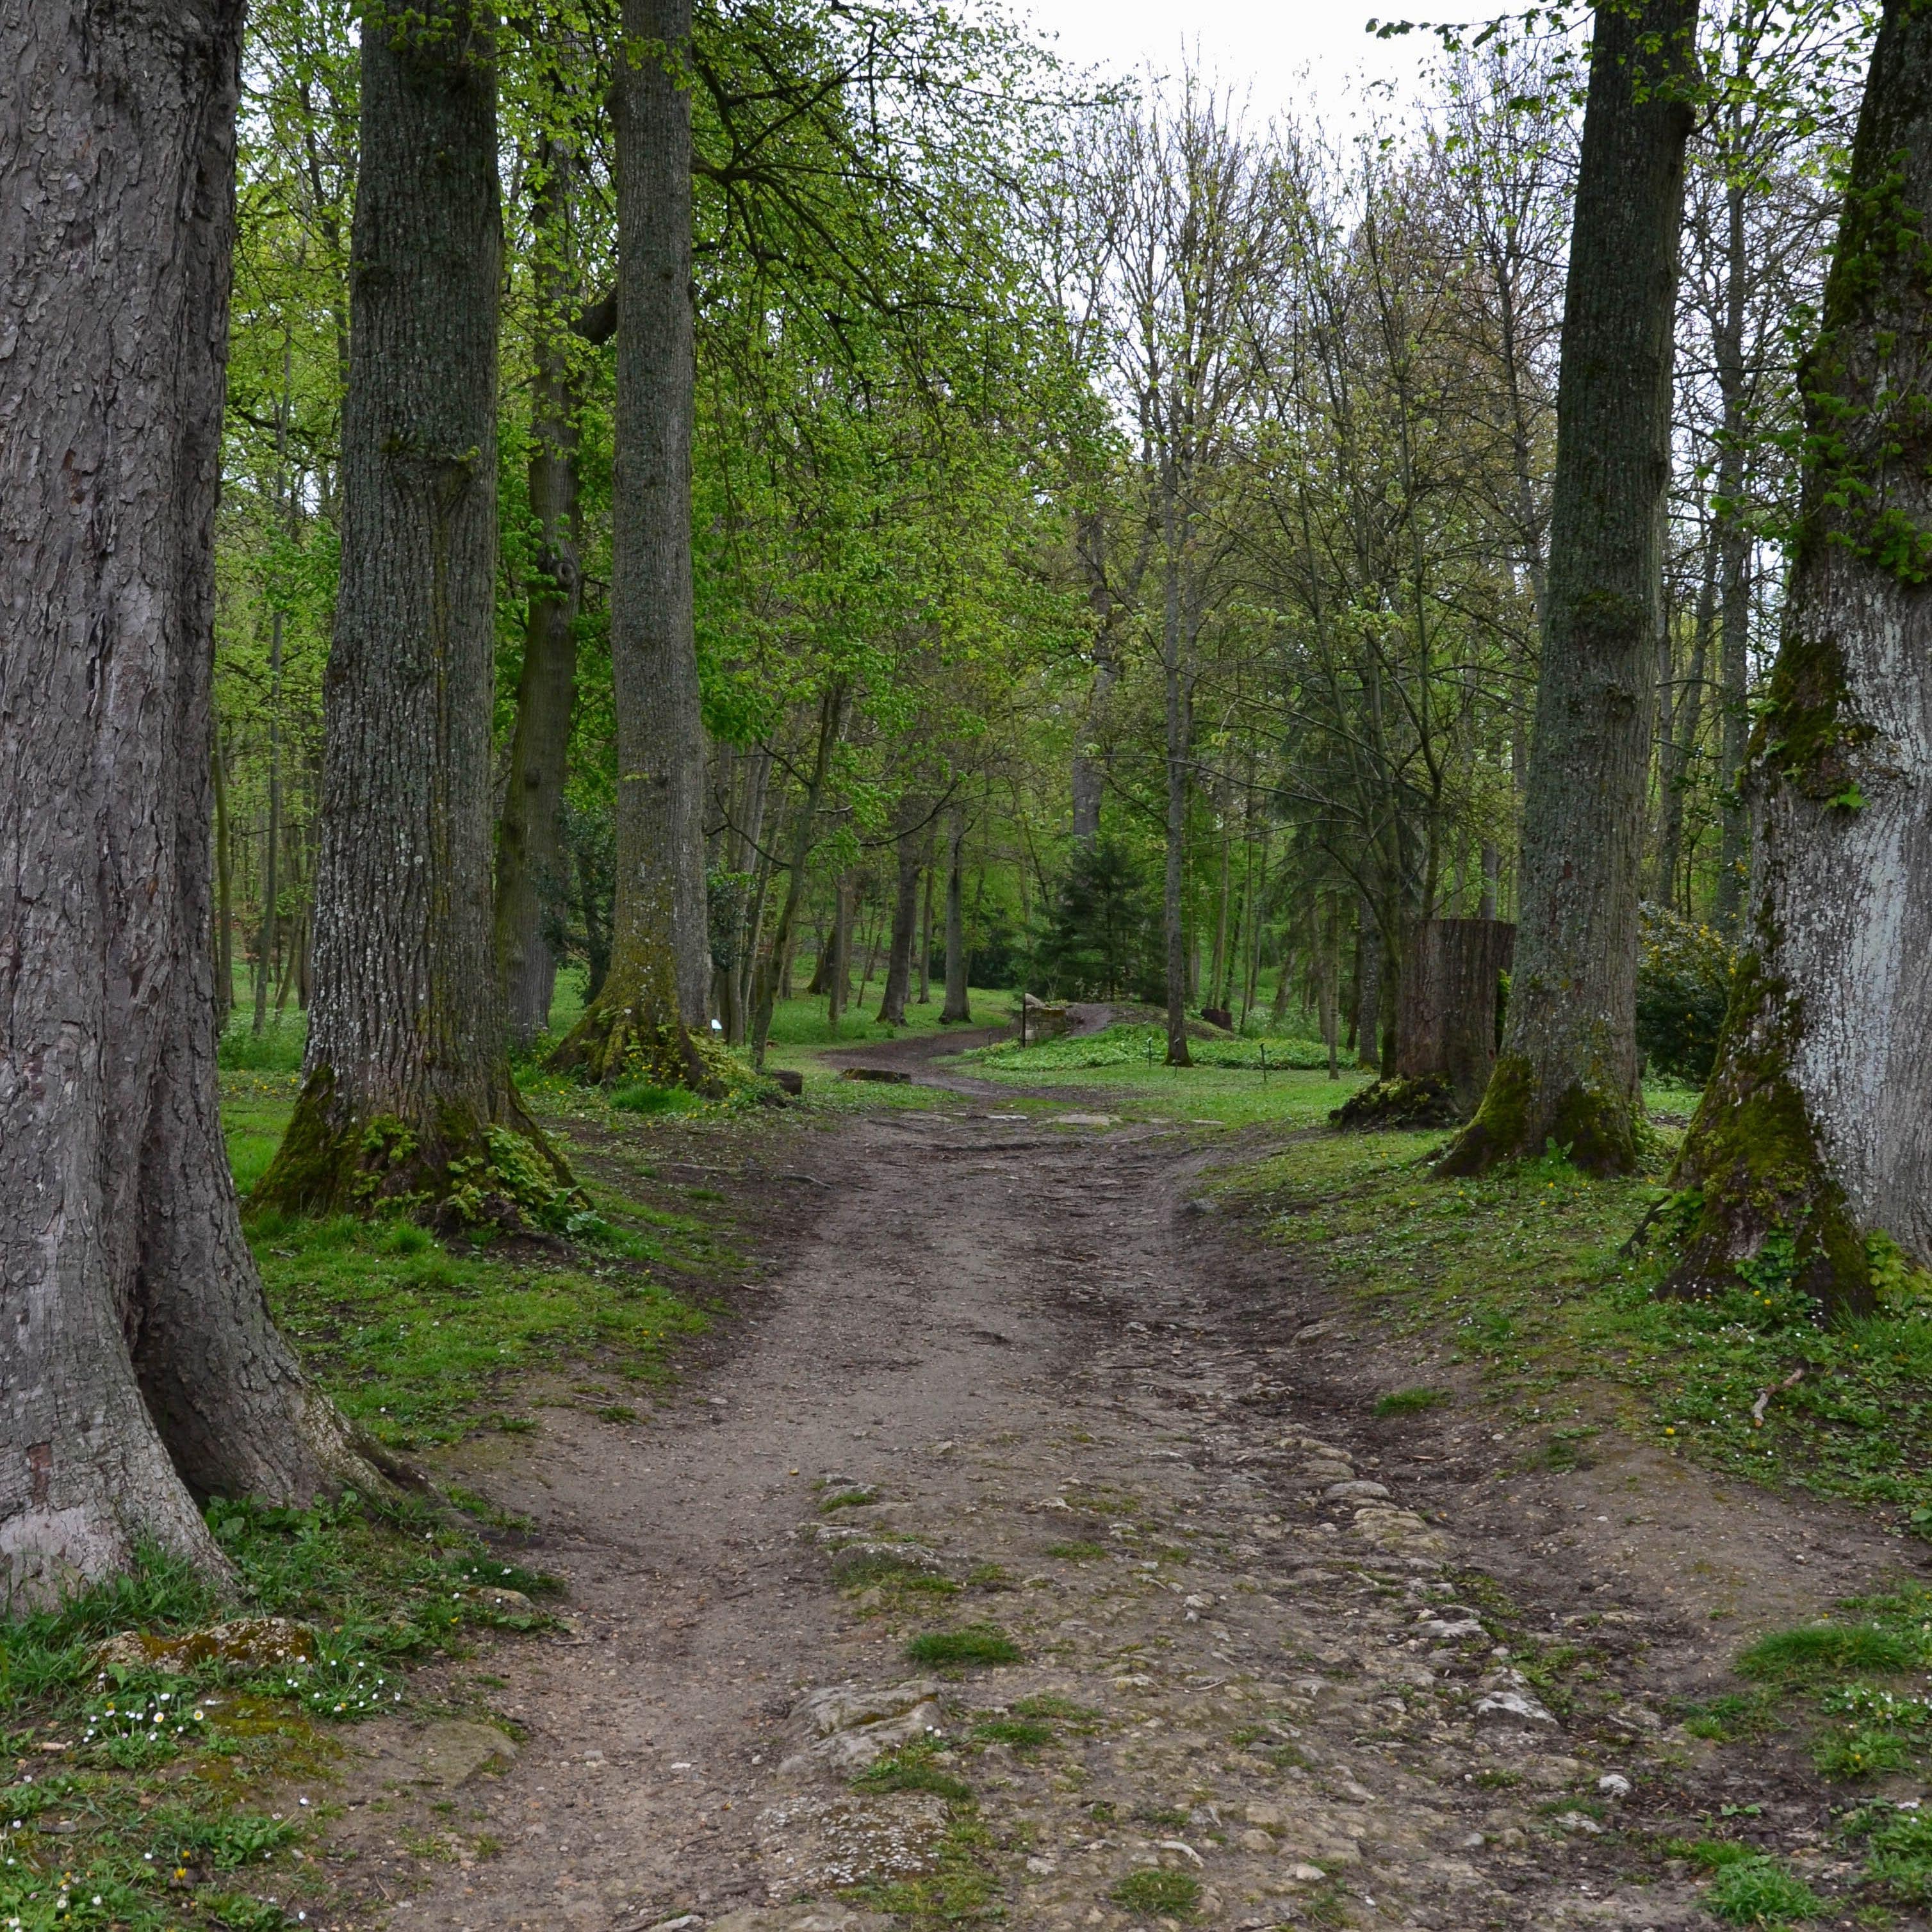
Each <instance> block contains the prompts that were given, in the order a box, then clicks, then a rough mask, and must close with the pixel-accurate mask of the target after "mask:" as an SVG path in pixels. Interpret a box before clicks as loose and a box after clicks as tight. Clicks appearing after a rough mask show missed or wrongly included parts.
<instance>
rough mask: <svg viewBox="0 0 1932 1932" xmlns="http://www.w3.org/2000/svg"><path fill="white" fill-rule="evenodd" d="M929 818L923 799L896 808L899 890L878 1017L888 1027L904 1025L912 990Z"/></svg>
mask: <svg viewBox="0 0 1932 1932" xmlns="http://www.w3.org/2000/svg"><path fill="white" fill-rule="evenodd" d="M928 816H929V811H928V808H927V805H926V800H925V799H922V798H918V797H914V796H910V795H909V796H907V798H906V799H904V800H903V801H902V802H901V805H900V807H899V834H898V862H899V876H898V893H897V895H896V896H895V898H894V899H893V901H892V950H891V952H890V953H889V956H888V957H887V959H886V990H885V994H884V996H883V998H881V999H880V1002H879V1018H880V1019H881V1020H882V1021H883V1022H884V1023H885V1024H886V1025H887V1026H904V1025H905V1023H906V999H907V995H909V994H910V992H911V991H912V949H913V941H915V940H916V938H918V936H919V871H920V868H921V863H922V860H923V859H924V858H925V856H926V853H925V847H926V819H927V817H928Z"/></svg>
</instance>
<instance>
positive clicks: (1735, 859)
mask: <svg viewBox="0 0 1932 1932" xmlns="http://www.w3.org/2000/svg"><path fill="white" fill-rule="evenodd" d="M1734 111H1735V110H1734ZM1725 202H1726V206H1725V215H1726V219H1727V223H1728V224H1729V233H1728V235H1727V241H1726V247H1725V260H1724V320H1723V323H1722V326H1721V327H1720V328H1719V329H1718V330H1717V332H1716V337H1717V339H1716V341H1715V344H1714V345H1713V346H1714V347H1715V351H1716V355H1715V361H1716V362H1717V365H1718V391H1719V392H1720V394H1721V396H1722V397H1723V399H1724V427H1723V429H1722V431H1721V435H1720V437H1719V439H1718V477H1717V487H1716V489H1715V491H1714V493H1713V495H1714V498H1715V501H1714V502H1713V505H1712V514H1714V516H1715V518H1716V520H1717V526H1718V577H1719V588H1718V601H1719V609H1720V612H1721V615H1720V616H1719V619H1718V690H1719V694H1720V699H1721V703H1722V705H1723V706H1724V711H1723V726H1724V736H1723V740H1722V745H1721V758H1722V760H1723V766H1724V769H1723V777H1724V790H1723V791H1722V792H1721V793H1720V794H1719V797H1720V811H1721V818H1720V825H1721V831H1720V834H1719V838H1718V894H1717V908H1716V910H1717V916H1718V924H1719V925H1720V926H1722V927H1723V928H1724V930H1725V931H1726V932H1727V933H1728V932H1735V931H1736V927H1737V923H1738V917H1739V913H1740V912H1741V911H1742V909H1743V906H1744V902H1745V888H1746V885H1747V883H1748V880H1747V878H1746V873H1747V871H1748V867H1749V864H1750V858H1751V851H1750V847H1751V827H1750V824H1749V822H1748V818H1747V817H1746V813H1745V802H1744V800H1743V799H1742V796H1739V792H1738V790H1737V783H1738V777H1739V773H1740V772H1742V770H1743V769H1744V763H1745V753H1746V748H1747V746H1748V744H1749V742H1750V738H1751V527H1750V526H1749V524H1748V523H1746V521H1745V515H1744V503H1743V497H1744V492H1745V454H1746V450H1747V446H1748V439H1749V437H1750V434H1751V431H1750V425H1749V424H1748V422H1747V421H1746V419H1745V285H1746V282H1747V281H1748V277H1749V275H1750V272H1751V270H1750V264H1749V262H1748V259H1747V257H1746V254H1745V190H1744V184H1742V182H1741V181H1733V182H1732V183H1731V184H1730V189H1729V190H1728V192H1727V195H1726V197H1725Z"/></svg>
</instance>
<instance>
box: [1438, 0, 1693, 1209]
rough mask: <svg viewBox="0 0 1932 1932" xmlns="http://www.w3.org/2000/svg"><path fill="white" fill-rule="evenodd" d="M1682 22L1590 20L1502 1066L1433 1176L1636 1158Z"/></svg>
mask: <svg viewBox="0 0 1932 1932" xmlns="http://www.w3.org/2000/svg"><path fill="white" fill-rule="evenodd" d="M1696 26H1697V0H1602V4H1601V5H1598V8H1597V12H1596V31H1595V40H1594V43H1593V45H1592V55H1591V68H1590V89H1589V101H1588V104H1587V105H1586V109H1585V112H1584V120H1583V151H1582V154H1581V157H1580V161H1579V165H1578V170H1577V198H1576V211H1575V214H1574V219H1573V222H1572V225H1571V247H1570V269H1569V284H1568V291H1567V293H1566V296H1565V306H1564V319H1563V343H1562V359H1561V364H1560V368H1559V375H1558V380H1557V437H1556V484H1555V491H1554V495H1553V501H1552V505H1551V514H1550V560H1549V567H1548V579H1547V607H1546V609H1545V611H1544V631H1543V661H1542V666H1541V673H1540V675H1539V677H1538V686H1537V707H1536V736H1535V742H1534V744H1533V745H1532V748H1531V752H1530V763H1529V787H1528V793H1527V796H1526V800H1525V805H1524V826H1523V883H1522V892H1521V915H1520V923H1519V929H1518V932H1517V963H1516V967H1515V970H1514V973H1513V974H1512V976H1511V985H1510V1001H1509V1013H1508V1021H1507V1025H1506V1032H1505V1039H1504V1041H1503V1047H1502V1052H1501V1054H1500V1055H1499V1057H1498V1058H1497V1061H1496V1070H1495V1072H1494V1073H1493V1075H1492V1076H1490V1085H1489V1088H1488V1091H1487V1093H1486V1094H1484V1098H1483V1104H1482V1106H1481V1108H1480V1109H1478V1112H1477V1115H1476V1117H1475V1119H1474V1120H1473V1121H1472V1122H1471V1123H1470V1124H1469V1127H1467V1128H1466V1129H1465V1130H1464V1131H1463V1133H1462V1135H1461V1136H1460V1137H1459V1139H1457V1142H1456V1143H1455V1145H1454V1146H1453V1147H1452V1148H1451V1150H1450V1151H1449V1153H1448V1155H1447V1157H1445V1160H1444V1161H1443V1163H1442V1171H1443V1172H1445V1173H1449V1174H1471V1173H1475V1172H1480V1171H1481V1170H1482V1169H1484V1168H1485V1167H1487V1166H1490V1164H1491V1163H1493V1162H1495V1161H1497V1160H1508V1159H1510V1158H1512V1157H1516V1156H1518V1155H1523V1154H1536V1153H1539V1152H1541V1150H1542V1148H1543V1147H1544V1145H1545V1143H1546V1142H1547V1141H1550V1140H1551V1139H1554V1140H1555V1141H1556V1142H1557V1143H1558V1145H1560V1146H1563V1147H1566V1148H1568V1149H1570V1151H1571V1157H1572V1158H1573V1159H1574V1160H1576V1161H1577V1163H1579V1165H1580V1166H1583V1167H1585V1168H1587V1169H1590V1170H1592V1171H1593V1172H1624V1171H1625V1170H1627V1169H1628V1168H1629V1167H1630V1166H1631V1165H1632V1164H1633V1163H1634V1161H1635V1160H1636V1157H1637V1119H1638V1114H1639V1110H1640V1106H1641V1100H1640V1096H1639V1093H1638V1088H1637V1070H1638V1061H1637V1031H1636V1028H1637V1013H1636V1007H1637V939H1638V932H1637V901H1638V893H1639V886H1640V877H1641V867H1642V863H1643V838H1644V829H1645V825H1646V816H1647V814H1646V801H1645V787H1646V780H1647V775H1648V772H1649V762H1650V733H1651V719H1652V710H1653V700H1654V695H1655V676H1656V664H1657V653H1658V637H1659V634H1660V632H1661V628H1662V625H1663V621H1664V620H1663V607H1662V598H1663V555H1662V548H1661V544H1662V537H1663V532H1664V496H1665V491H1666V490H1667V487H1668V484H1669V482H1670V404H1671V377H1672V361H1673V347H1674V335H1673V330H1674V326H1675V322H1676V279H1677V242H1678V235H1679V229H1680V228H1681V226H1682V221H1683V213H1684V147H1685V140H1686V139H1687V138H1688V135H1689V133H1690V130H1691V101H1690V98H1689V87H1688V80H1689V76H1690V74H1691V62H1692V59H1693V53H1694V49H1693V46H1692V37H1693V35H1694V32H1695V30H1696Z"/></svg>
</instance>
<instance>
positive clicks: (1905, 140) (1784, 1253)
mask: <svg viewBox="0 0 1932 1932" xmlns="http://www.w3.org/2000/svg"><path fill="white" fill-rule="evenodd" d="M1928 229H1932V8H1927V7H1925V6H1924V5H1920V4H1918V0H1888V5H1887V6H1886V7H1885V14H1884V18H1883V20H1882V24H1881V26H1880V27H1879V34H1878V38H1877V40H1876V44H1875V45H1874V46H1873V52H1872V57H1871V65H1870V72H1869V74H1868V75H1867V80H1866V86H1865V94H1864V105H1863V108H1862V110H1861V113H1860V115H1859V117H1858V132H1857V135H1856V138H1855V141H1854V143H1853V145H1852V160H1851V168H1850V173H1849V178H1848V180H1847V181H1846V188H1845V200H1844V208H1843V215H1842V217H1841V225H1840V228H1839V233H1838V246H1837V249H1836V251H1835V254H1834V257H1833V260H1832V267H1831V271H1830V273H1829V278H1828V279H1827V281H1826V289H1825V300H1824V306H1823V317H1822V324H1821V328H1820V333H1819V335H1818V338H1817V341H1816V343H1815V344H1814V346H1813V347H1812V348H1811V352H1810V353H1809V355H1808V356H1807V358H1806V359H1805V363H1804V365H1803V366H1802V370H1801V383H1802V389H1803V393H1804V397H1805V442H1804V449H1805V475H1804V484H1803V495H1802V504H1801V509H1800V514H1799V523H1798V527H1797V531H1796V541H1795V542H1794V544H1793V567H1792V576H1791V582H1790V590H1789V594H1788V600H1787V610H1786V617H1785V625H1784V635H1783V638H1782V640H1781V643H1780V646H1779V648H1778V657H1777V659H1776V661H1775V664H1774V665H1773V667H1772V675H1771V680H1770V685H1769V689H1768V691H1767V692H1766V702H1765V706H1764V710H1763V715H1762V716H1761V718H1760V720H1759V721H1758V723H1757V725H1756V726H1755V727H1754V730H1753V733H1752V737H1751V745H1750V753H1749V757H1748V762H1747V765H1746V776H1745V787H1746V793H1747V797H1748V802H1749V805H1750V808H1751V825H1752V865H1751V906H1750V908H1749V912H1750V923H1749V928H1748V944H1747V946H1746V948H1745V953H1744V956H1743V958H1742V960H1741V961H1740V962H1739V968H1738V972H1737V976H1736V980H1735V981H1734V983H1733V992H1732V996H1731V1004H1730V1013H1729V1015H1728V1016H1727V1019H1726V1022H1725V1028H1724V1038H1723V1041H1722V1043H1721V1046H1720V1047H1719V1049H1718V1063H1717V1066H1716V1068H1715V1070H1714V1072H1713V1073H1712V1077H1711V1081H1710V1083H1709V1086H1708V1087H1707V1088H1706V1090H1705V1094H1704V1099H1703V1103H1702V1104H1701V1105H1700V1107H1699V1109H1698V1111H1697V1117H1696V1118H1695V1119H1694V1121H1693V1122H1692V1124H1691V1131H1690V1133H1689V1135H1688V1137H1687V1139H1686V1140H1685V1145H1684V1148H1683V1151H1682V1154H1681V1155H1680V1157H1679V1162H1678V1168H1677V1174H1676V1184H1677V1185H1678V1187H1679V1189H1680V1190H1683V1193H1684V1199H1685V1207H1686V1210H1687V1212H1688V1215H1689V1225H1688V1229H1687V1230H1686V1234H1685V1242H1684V1246H1683V1248H1682V1253H1681V1255H1680V1256H1679V1261H1678V1264H1677V1266H1676V1269H1675V1271H1674V1272H1673V1275H1672V1277H1671V1280H1670V1286H1671V1287H1672V1288H1673V1289H1674V1290H1675V1291H1676V1292H1679V1293H1685V1294H1690V1293H1700V1292H1712V1291H1715V1290H1716V1289H1719V1288H1721V1287H1722V1286H1724V1285H1726V1284H1727V1283H1729V1282H1730V1281H1733V1280H1735V1279H1736V1275H1735V1272H1734V1271H1735V1269H1736V1265H1738V1264H1739V1262H1746V1261H1750V1260H1752V1259H1763V1260H1765V1261H1766V1262H1767V1263H1771V1262H1777V1263H1778V1264H1779V1265H1783V1266H1784V1267H1787V1268H1789V1270H1790V1275H1791V1278H1792V1280H1793V1281H1794V1283H1796V1286H1798V1287H1799V1288H1800V1289H1802V1290H1803V1291H1804V1292H1806V1293H1808V1294H1809V1295H1811V1296H1812V1297H1813V1298H1814V1299H1815V1300H1817V1301H1819V1302H1820V1303H1821V1304H1823V1305H1825V1306H1826V1307H1843V1308H1850V1309H1853V1310H1858V1309H1861V1308H1864V1307H1868V1306H1869V1305H1870V1300H1871V1295H1872V1265H1871V1259H1870V1250H1871V1246H1872V1243H1873V1240H1874V1238H1877V1237H1879V1236H1880V1235H1883V1236H1885V1237H1888V1238H1890V1239H1891V1240H1892V1241H1895V1242H1896V1243H1897V1244H1899V1246H1900V1247H1903V1249H1904V1250H1906V1253H1908V1254H1909V1255H1910V1256H1912V1257H1913V1258H1914V1259H1915V1260H1917V1261H1918V1262H1921V1264H1923V1263H1924V1262H1927V1261H1928V1260H1932V1166H1929V1165H1928V1156H1927V1145H1926V1140H1925V1125H1924V1123H1925V1121H1926V1118H1927V1099H1928V1095H1927V1076H1926V1073H1925V1058H1924V1040H1925V1035H1926V1031H1927V1026H1928V1024H1932V986H1928V984H1927V979H1926V975H1925V972H1924V959H1925V956H1926V953H1927V944H1928V939H1932V855H1928V853H1927V848H1926V832H1925V814H1924V787H1925V785H1926V784H1927V780H1928V778H1932V703H1928V699H1927V688H1926V679H1927V664H1932V652H1928V643H1932V481H1928V475H1927V469H1926V466H1925V460H1924V434H1925V422H1926V403H1925V400H1924V398H1925V397H1926V395H1927V391H1928V389H1932V278H1928V269H1932V247H1928V244H1927V239H1926V238H1927V233H1928Z"/></svg>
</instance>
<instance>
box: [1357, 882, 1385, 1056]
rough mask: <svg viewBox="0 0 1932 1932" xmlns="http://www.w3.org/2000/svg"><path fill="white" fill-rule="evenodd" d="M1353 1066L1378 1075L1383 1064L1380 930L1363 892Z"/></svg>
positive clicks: (1371, 907)
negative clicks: (1365, 1068) (1364, 1068)
mask: <svg viewBox="0 0 1932 1932" xmlns="http://www.w3.org/2000/svg"><path fill="white" fill-rule="evenodd" d="M1356 920H1357V924H1356V929H1355V961H1356V995H1357V997H1356V1001H1355V1043H1356V1044H1355V1064H1356V1065H1357V1066H1358V1067H1367V1068H1368V1069H1369V1070H1370V1072H1372V1073H1379V1072H1380V1071H1381V1070H1382V922H1381V921H1380V920H1379V919H1377V918H1376V911H1375V907H1373V905H1372V904H1370V901H1369V898H1368V895H1367V893H1364V895H1362V898H1361V905H1360V908H1359V910H1358V912H1357V914H1356Z"/></svg>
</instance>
